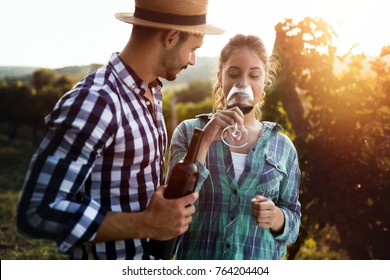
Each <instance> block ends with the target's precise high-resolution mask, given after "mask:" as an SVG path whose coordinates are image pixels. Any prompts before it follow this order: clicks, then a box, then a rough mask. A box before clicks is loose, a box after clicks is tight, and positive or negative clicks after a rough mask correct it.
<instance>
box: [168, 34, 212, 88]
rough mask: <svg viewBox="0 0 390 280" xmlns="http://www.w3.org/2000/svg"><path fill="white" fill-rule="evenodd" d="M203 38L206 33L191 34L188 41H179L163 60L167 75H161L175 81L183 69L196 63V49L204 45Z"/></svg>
mask: <svg viewBox="0 0 390 280" xmlns="http://www.w3.org/2000/svg"><path fill="white" fill-rule="evenodd" d="M203 38H204V35H192V34H190V35H189V36H188V38H187V40H186V41H183V42H179V43H178V44H177V45H176V46H175V47H174V48H173V49H172V50H170V51H168V52H167V53H166V55H165V56H164V58H163V61H162V64H163V67H164V70H165V75H162V76H161V77H162V78H164V79H166V80H168V81H173V80H175V79H176V77H177V75H178V74H179V73H180V71H181V70H183V69H186V68H187V66H188V65H195V51H196V50H197V49H198V48H200V47H201V46H202V44H203Z"/></svg>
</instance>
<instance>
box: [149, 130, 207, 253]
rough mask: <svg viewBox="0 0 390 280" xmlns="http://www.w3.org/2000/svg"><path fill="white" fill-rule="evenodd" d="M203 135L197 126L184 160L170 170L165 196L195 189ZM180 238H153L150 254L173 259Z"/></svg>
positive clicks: (173, 197) (179, 195) (186, 192)
mask: <svg viewBox="0 0 390 280" xmlns="http://www.w3.org/2000/svg"><path fill="white" fill-rule="evenodd" d="M202 137H203V130H202V129H200V128H197V127H196V128H195V129H194V134H193V136H192V139H191V143H190V146H189V148H188V151H187V154H186V155H185V157H184V158H183V159H182V160H180V161H179V162H178V163H176V165H175V166H174V167H173V169H172V171H171V172H170V175H169V178H168V182H167V187H166V188H165V190H164V197H165V198H167V199H175V198H180V197H183V196H185V195H187V194H190V193H192V192H194V191H195V186H196V183H197V182H198V178H199V171H198V168H197V167H196V164H195V161H196V157H197V155H198V150H199V146H200V142H201V141H202ZM179 238H180V236H178V237H175V238H172V239H170V240H167V241H160V240H154V239H151V240H150V241H149V251H150V254H151V255H153V256H154V257H155V258H156V259H165V260H169V259H171V258H172V257H173V254H174V253H175V250H176V245H177V242H178V241H179Z"/></svg>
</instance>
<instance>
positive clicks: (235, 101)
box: [221, 83, 254, 148]
mask: <svg viewBox="0 0 390 280" xmlns="http://www.w3.org/2000/svg"><path fill="white" fill-rule="evenodd" d="M253 106H254V100H253V91H252V87H251V86H250V85H247V86H240V84H239V83H235V84H234V85H233V87H232V88H231V89H230V91H229V93H228V95H227V97H226V107H227V108H228V109H230V108H233V107H238V108H240V110H241V111H242V112H243V113H244V114H248V113H249V112H250V111H252V109H253ZM221 138H222V141H223V142H224V143H225V144H226V145H228V146H229V147H231V148H241V147H244V146H245V145H246V144H248V141H249V134H248V130H247V129H246V128H245V126H243V125H238V124H237V123H236V124H234V125H229V126H227V127H225V128H224V130H222V134H221Z"/></svg>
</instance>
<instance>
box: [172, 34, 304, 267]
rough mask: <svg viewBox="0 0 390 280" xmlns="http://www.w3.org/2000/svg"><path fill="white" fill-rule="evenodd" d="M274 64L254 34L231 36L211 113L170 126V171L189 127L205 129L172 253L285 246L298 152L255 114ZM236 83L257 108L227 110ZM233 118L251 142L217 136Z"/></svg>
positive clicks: (192, 255)
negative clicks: (193, 194) (235, 144)
mask: <svg viewBox="0 0 390 280" xmlns="http://www.w3.org/2000/svg"><path fill="white" fill-rule="evenodd" d="M273 70H274V69H273V67H272V65H271V63H270V61H269V58H268V56H267V53H266V50H265V47H264V44H263V42H262V41H261V39H260V38H258V37H256V36H252V35H249V36H245V35H242V34H238V35H236V36H234V37H233V38H232V39H231V40H230V41H229V42H228V44H227V45H226V46H225V47H224V48H223V49H222V51H221V54H220V61H219V69H218V73H217V78H218V79H217V83H216V85H215V87H214V90H213V97H214V100H215V104H214V111H215V113H214V114H207V115H202V116H199V117H198V118H196V119H191V120H186V121H184V122H182V123H181V124H180V125H179V126H178V127H177V128H176V129H175V131H174V133H173V137H172V144H171V153H170V160H169V170H171V169H172V167H173V166H174V165H175V163H176V162H177V161H179V160H180V159H181V158H183V156H184V154H185V153H186V151H187V148H188V144H189V142H190V140H191V137H192V133H193V130H194V128H195V127H202V128H204V136H203V140H202V143H201V145H200V148H199V153H198V157H197V166H198V168H199V171H200V178H199V180H198V184H197V191H199V200H198V201H197V202H196V204H195V206H196V209H197V212H196V213H195V214H194V215H193V220H192V223H191V225H190V228H189V230H188V232H186V233H185V234H184V236H183V239H182V241H181V243H180V245H179V247H178V251H177V256H176V258H177V259H282V258H283V256H285V254H286V246H287V245H288V244H290V243H293V242H295V240H296V238H297V236H298V231H299V226H300V217H301V212H300V211H301V207H300V203H299V201H298V195H299V180H300V171H299V167H298V158H297V152H296V150H295V148H294V146H293V144H292V142H291V141H290V139H289V138H288V137H286V136H285V135H284V134H281V133H280V132H278V130H280V129H281V128H280V127H279V126H278V125H277V124H275V123H271V122H265V121H260V120H258V119H257V117H259V116H260V114H259V113H260V112H261V111H260V109H261V105H262V103H263V101H264V97H265V92H264V88H265V86H266V85H267V84H270V83H271V81H272V79H273V73H274V71H273ZM235 83H238V84H241V85H242V86H245V85H250V86H251V87H252V89H253V92H254V99H255V103H256V104H257V105H256V107H257V108H255V109H253V110H252V111H251V112H249V113H248V114H245V115H244V114H243V113H242V112H241V111H240V110H239V108H238V107H234V108H231V109H225V107H226V96H227V93H228V92H229V90H230V89H231V88H232V86H233V84H235ZM235 123H238V124H244V125H245V127H246V128H247V129H248V130H249V143H248V144H247V145H245V146H244V147H241V148H230V147H229V146H227V145H226V144H224V143H223V142H222V141H221V131H222V130H223V129H224V128H225V127H226V126H228V125H232V124H235ZM168 173H169V171H168Z"/></svg>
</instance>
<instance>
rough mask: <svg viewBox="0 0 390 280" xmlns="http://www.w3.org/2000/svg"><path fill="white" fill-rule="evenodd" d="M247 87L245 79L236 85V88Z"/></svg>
mask: <svg viewBox="0 0 390 280" xmlns="http://www.w3.org/2000/svg"><path fill="white" fill-rule="evenodd" d="M248 85H249V83H248V81H247V80H246V79H241V80H239V81H238V82H237V83H236V86H237V87H238V88H246V87H247V86H248Z"/></svg>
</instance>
